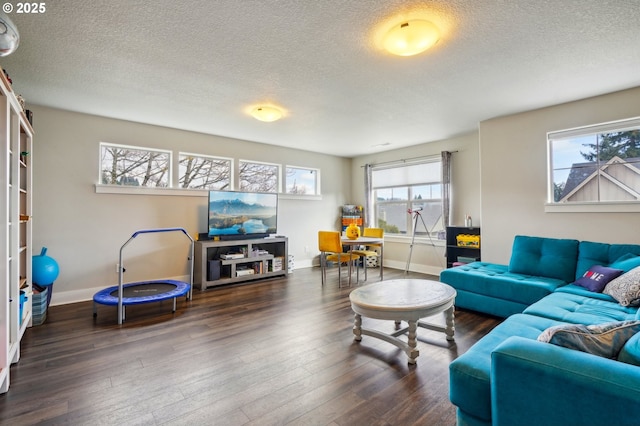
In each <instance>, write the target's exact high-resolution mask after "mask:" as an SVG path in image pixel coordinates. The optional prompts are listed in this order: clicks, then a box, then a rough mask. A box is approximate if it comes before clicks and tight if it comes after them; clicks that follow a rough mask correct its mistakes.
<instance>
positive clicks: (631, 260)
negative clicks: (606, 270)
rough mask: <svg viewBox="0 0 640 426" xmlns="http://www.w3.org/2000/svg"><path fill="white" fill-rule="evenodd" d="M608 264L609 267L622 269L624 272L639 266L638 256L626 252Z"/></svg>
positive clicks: (639, 258)
mask: <svg viewBox="0 0 640 426" xmlns="http://www.w3.org/2000/svg"><path fill="white" fill-rule="evenodd" d="M609 266H610V267H611V268H616V269H622V270H623V271H624V272H629V271H630V270H632V269H634V268H637V267H638V266H640V256H636V255H635V254H631V253H627V254H624V255H622V256H620V257H619V258H618V259H616V260H615V261H613V263H611V264H610V265H609Z"/></svg>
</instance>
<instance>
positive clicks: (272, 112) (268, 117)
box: [251, 105, 283, 122]
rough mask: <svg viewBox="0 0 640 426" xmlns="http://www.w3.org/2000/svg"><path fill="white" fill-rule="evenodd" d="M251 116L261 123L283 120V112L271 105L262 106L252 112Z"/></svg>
mask: <svg viewBox="0 0 640 426" xmlns="http://www.w3.org/2000/svg"><path fill="white" fill-rule="evenodd" d="M251 115H252V116H253V118H255V119H256V120H260V121H266V122H271V121H276V120H280V119H281V118H282V115H283V114H282V110H280V109H279V108H276V107H274V106H270V105H260V106H257V107H255V108H254V109H252V110H251Z"/></svg>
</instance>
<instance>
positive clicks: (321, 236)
mask: <svg viewBox="0 0 640 426" xmlns="http://www.w3.org/2000/svg"><path fill="white" fill-rule="evenodd" d="M318 250H320V268H321V270H322V284H323V285H324V282H325V281H326V280H327V262H336V263H337V264H338V287H340V284H341V283H342V279H341V278H342V277H341V271H342V264H343V263H344V262H348V263H349V286H351V266H352V265H354V262H355V261H356V260H358V259H359V258H360V256H359V255H357V254H353V253H343V249H342V242H341V241H340V233H339V232H338V231H318ZM355 266H356V273H358V266H357V265H355ZM357 277H358V279H359V274H357Z"/></svg>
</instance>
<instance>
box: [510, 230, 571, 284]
mask: <svg viewBox="0 0 640 426" xmlns="http://www.w3.org/2000/svg"><path fill="white" fill-rule="evenodd" d="M578 244H579V242H578V241H577V240H566V239H555V238H541V237H529V236H524V235H516V237H515V238H514V240H513V248H512V251H511V260H510V261H509V272H512V273H515V274H524V275H531V276H538V277H547V278H555V279H559V280H562V281H564V282H566V283H570V282H573V281H574V280H575V278H576V276H575V274H576V264H577V259H578Z"/></svg>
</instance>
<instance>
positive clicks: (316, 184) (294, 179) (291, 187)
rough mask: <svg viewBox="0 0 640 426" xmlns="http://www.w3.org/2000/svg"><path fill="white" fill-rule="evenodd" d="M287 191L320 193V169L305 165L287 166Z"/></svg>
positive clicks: (310, 193)
mask: <svg viewBox="0 0 640 426" xmlns="http://www.w3.org/2000/svg"><path fill="white" fill-rule="evenodd" d="M285 184H286V188H285V193H287V194H297V195H320V170H318V169H309V168H304V167H294V166H287V167H286V183H285Z"/></svg>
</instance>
